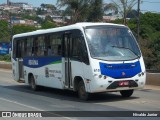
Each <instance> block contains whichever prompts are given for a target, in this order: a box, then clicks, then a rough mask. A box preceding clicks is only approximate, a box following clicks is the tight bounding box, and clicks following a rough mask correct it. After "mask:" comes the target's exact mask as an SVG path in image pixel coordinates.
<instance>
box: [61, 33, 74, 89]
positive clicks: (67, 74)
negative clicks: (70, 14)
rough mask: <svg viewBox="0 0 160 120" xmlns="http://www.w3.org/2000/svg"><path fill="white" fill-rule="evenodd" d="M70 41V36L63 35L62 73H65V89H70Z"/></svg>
mask: <svg viewBox="0 0 160 120" xmlns="http://www.w3.org/2000/svg"><path fill="white" fill-rule="evenodd" d="M70 41H71V34H70V33H65V34H64V35H63V56H64V67H63V69H64V73H65V75H64V76H65V77H64V79H65V88H72V82H71V81H72V80H71V78H72V77H71V75H72V73H71V71H72V70H71V61H70Z"/></svg>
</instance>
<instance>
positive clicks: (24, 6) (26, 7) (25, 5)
mask: <svg viewBox="0 0 160 120" xmlns="http://www.w3.org/2000/svg"><path fill="white" fill-rule="evenodd" d="M7 5H8V6H13V7H20V8H22V9H24V10H33V9H34V7H33V6H32V5H31V4H28V3H25V2H11V1H9V0H7Z"/></svg>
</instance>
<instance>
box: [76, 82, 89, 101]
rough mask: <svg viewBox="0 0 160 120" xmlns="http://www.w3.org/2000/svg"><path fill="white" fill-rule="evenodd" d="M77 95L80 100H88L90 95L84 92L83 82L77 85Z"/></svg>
mask: <svg viewBox="0 0 160 120" xmlns="http://www.w3.org/2000/svg"><path fill="white" fill-rule="evenodd" d="M78 95H79V98H80V99H81V100H88V99H89V97H90V94H89V93H88V92H86V89H85V85H84V82H83V81H80V82H79V84H78Z"/></svg>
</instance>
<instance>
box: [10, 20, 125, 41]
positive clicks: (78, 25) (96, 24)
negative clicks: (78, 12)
mask: <svg viewBox="0 0 160 120" xmlns="http://www.w3.org/2000/svg"><path fill="white" fill-rule="evenodd" d="M99 25H111V26H123V27H124V25H121V24H113V23H91V22H82V23H76V24H73V25H68V26H63V27H57V28H50V29H41V30H36V31H32V32H26V33H21V34H17V35H14V36H13V39H14V38H17V37H25V36H33V35H38V34H46V33H52V32H60V31H65V30H70V29H82V28H83V27H87V26H99Z"/></svg>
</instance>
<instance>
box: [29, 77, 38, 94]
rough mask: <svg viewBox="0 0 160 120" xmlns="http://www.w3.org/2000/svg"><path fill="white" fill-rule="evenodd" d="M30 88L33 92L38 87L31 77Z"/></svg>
mask: <svg viewBox="0 0 160 120" xmlns="http://www.w3.org/2000/svg"><path fill="white" fill-rule="evenodd" d="M30 87H31V89H32V90H34V91H36V90H38V86H37V85H36V82H35V79H34V77H33V75H32V76H30Z"/></svg>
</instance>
